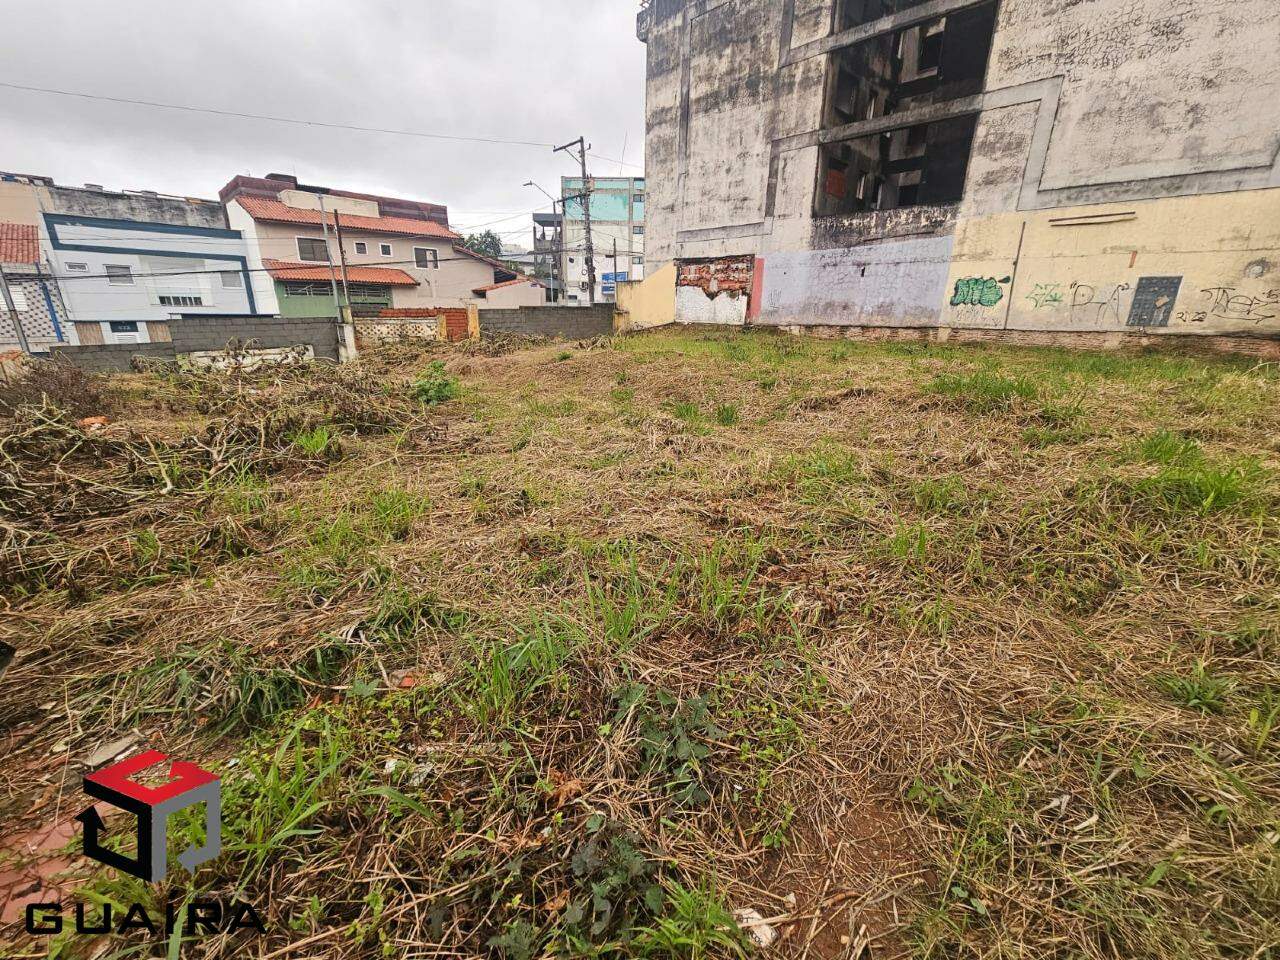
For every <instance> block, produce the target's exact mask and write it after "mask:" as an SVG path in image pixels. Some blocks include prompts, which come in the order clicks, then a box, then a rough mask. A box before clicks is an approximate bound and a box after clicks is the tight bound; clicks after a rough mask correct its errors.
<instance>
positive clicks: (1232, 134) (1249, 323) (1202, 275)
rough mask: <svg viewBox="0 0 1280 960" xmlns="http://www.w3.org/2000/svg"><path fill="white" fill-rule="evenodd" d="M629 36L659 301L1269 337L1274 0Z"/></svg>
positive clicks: (978, 325)
mask: <svg viewBox="0 0 1280 960" xmlns="http://www.w3.org/2000/svg"><path fill="white" fill-rule="evenodd" d="M638 34H639V36H640V39H641V40H643V41H644V42H645V43H646V44H647V47H648V50H647V56H648V76H647V90H646V101H647V139H646V144H647V147H646V152H647V155H646V170H647V172H648V174H649V177H650V180H651V181H652V184H653V189H652V191H651V193H652V196H651V197H650V202H649V204H648V217H647V226H648V228H649V234H650V235H649V238H648V239H649V243H648V245H647V255H648V258H649V268H650V275H651V276H652V275H655V274H657V273H658V271H659V270H660V269H663V268H665V267H666V266H667V265H669V264H673V263H674V266H675V269H674V271H672V272H673V274H674V277H675V279H674V283H675V284H676V290H675V293H676V319H677V320H683V321H710V322H720V323H743V322H747V323H753V324H760V325H769V326H776V327H785V328H791V329H815V328H821V329H824V331H825V332H832V333H838V334H840V335H848V336H853V335H859V331H861V330H865V329H870V328H879V329H881V330H883V329H884V328H894V329H896V330H898V331H900V333H899V334H897V335H902V336H920V337H936V338H938V339H945V338H948V337H952V336H953V335H954V336H958V337H962V338H967V339H981V338H1010V339H1022V340H1026V341H1028V342H1058V341H1061V342H1072V343H1094V344H1099V345H1106V344H1110V343H1120V342H1123V341H1127V340H1131V339H1134V338H1142V337H1145V338H1151V337H1155V336H1169V335H1184V336H1199V337H1204V336H1210V337H1215V336H1217V337H1229V338H1235V339H1240V338H1248V339H1249V340H1250V341H1252V345H1251V346H1249V349H1258V350H1264V349H1270V348H1269V347H1264V346H1261V345H1259V343H1258V342H1257V341H1267V340H1273V339H1274V338H1276V337H1278V336H1280V56H1277V52H1276V51H1277V49H1278V45H1280V3H1277V2H1276V0H1199V2H1196V3H1184V2H1170V0H1088V2H1079V0H1071V2H1053V3H1049V2H1046V0H929V2H922V0H732V2H709V0H652V2H648V3H645V4H643V9H642V10H641V12H640V15H639V20H638ZM599 250H600V245H599V243H597V255H598V253H599ZM877 335H883V334H877Z"/></svg>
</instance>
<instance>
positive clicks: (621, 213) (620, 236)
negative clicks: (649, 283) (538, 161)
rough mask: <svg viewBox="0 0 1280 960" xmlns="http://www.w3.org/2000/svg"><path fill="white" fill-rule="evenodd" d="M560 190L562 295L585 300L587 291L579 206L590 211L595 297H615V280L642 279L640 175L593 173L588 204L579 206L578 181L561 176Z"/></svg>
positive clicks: (580, 185) (580, 184) (583, 227)
mask: <svg viewBox="0 0 1280 960" xmlns="http://www.w3.org/2000/svg"><path fill="white" fill-rule="evenodd" d="M560 190H561V193H560V195H561V196H562V197H564V198H565V200H564V205H563V206H564V220H563V226H562V229H561V245H562V255H561V261H560V262H561V273H560V276H561V277H562V278H563V279H564V283H565V300H566V302H568V303H570V304H586V303H587V302H588V299H589V295H590V288H589V286H588V281H587V264H586V246H587V224H586V217H585V216H584V213H585V212H589V213H590V215H591V238H592V246H593V247H594V250H595V268H596V289H595V302H596V303H606V302H610V301H612V300H614V299H615V297H616V294H617V284H618V283H619V282H626V281H628V280H642V279H644V250H645V181H644V178H643V177H593V178H591V181H590V189H589V193H590V196H591V202H590V206H589V207H586V208H585V210H584V202H583V200H582V199H580V197H581V195H582V194H583V193H584V192H588V191H587V190H584V185H583V181H582V179H581V178H577V177H562V178H561V180H560Z"/></svg>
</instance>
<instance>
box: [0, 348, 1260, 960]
mask: <svg viewBox="0 0 1280 960" xmlns="http://www.w3.org/2000/svg"><path fill="white" fill-rule="evenodd" d="M110 388H111V390H113V391H114V394H113V395H111V396H107V397H103V398H101V399H98V398H92V397H91V398H88V399H87V400H86V399H85V398H83V396H82V394H83V390H82V389H81V390H80V392H79V393H77V391H76V390H73V389H71V387H69V386H66V385H63V386H62V387H60V390H61V392H62V393H63V394H65V395H66V396H65V397H64V398H63V402H70V401H75V400H77V398H78V399H79V403H80V409H73V410H72V411H70V412H67V413H64V412H60V411H59V410H58V409H55V407H54V406H53V405H51V404H50V403H46V404H45V405H44V406H43V408H41V404H40V401H39V400H38V398H36V399H35V400H34V405H25V406H22V405H20V406H19V407H18V408H17V410H16V411H13V410H11V411H9V413H8V414H6V416H7V417H8V419H7V420H6V421H5V424H4V426H3V428H2V429H0V432H2V433H3V439H2V440H0V453H2V455H0V536H2V538H3V550H4V553H3V555H0V569H2V570H3V578H2V579H3V596H4V604H5V606H4V608H3V609H4V614H3V617H2V618H0V630H2V631H3V636H4V637H5V638H6V639H8V641H9V642H10V643H12V644H13V645H15V646H17V647H18V648H19V651H18V656H17V659H16V660H15V662H14V664H13V666H12V667H10V669H9V671H8V672H7V673H6V674H5V676H4V678H3V680H2V681H0V731H3V733H4V734H5V736H6V740H5V741H4V746H3V750H0V782H3V783H5V784H6V787H5V788H4V794H3V797H0V820H3V822H4V823H5V834H6V841H7V842H9V843H10V844H11V846H12V845H14V844H16V843H17V839H21V837H22V836H24V835H27V834H30V835H35V834H37V833H39V832H40V831H42V830H47V828H48V827H49V825H50V824H52V823H55V822H66V821H67V820H68V819H69V818H70V817H71V816H74V814H75V813H77V812H79V810H80V809H82V807H83V806H84V805H85V803H86V802H87V801H86V799H85V798H84V796H83V795H82V794H81V793H80V788H79V777H80V776H81V775H82V774H83V773H84V772H85V770H86V765H85V764H86V761H87V759H88V757H89V756H90V755H91V754H92V753H93V752H94V751H95V750H96V749H98V748H99V747H100V745H102V744H104V743H110V742H113V741H117V740H120V739H121V738H128V737H130V736H133V737H136V742H137V743H138V744H144V743H145V744H149V745H151V746H154V747H157V748H159V749H162V750H164V751H166V752H167V753H169V754H171V755H173V756H175V757H180V758H183V759H190V760H195V761H199V762H200V763H202V764H203V765H204V766H206V767H208V768H210V769H212V770H214V771H215V772H217V773H219V774H220V775H221V776H222V778H223V811H224V812H223V844H224V851H223V854H222V856H221V857H219V858H218V859H217V860H215V861H212V862H211V863H207V864H205V865H204V866H202V867H201V868H200V869H199V870H198V872H197V873H196V875H195V876H194V878H192V877H189V876H188V875H187V874H185V872H184V871H182V870H181V869H180V868H177V867H175V868H173V869H172V870H171V872H170V874H169V876H168V877H167V879H166V880H165V881H164V882H163V883H162V884H161V885H159V886H158V887H152V886H148V885H145V884H142V883H139V882H135V881H132V880H131V879H130V878H128V877H123V878H122V877H121V876H120V875H117V874H116V873H115V872H113V871H107V870H104V869H100V868H97V867H96V866H95V865H93V864H90V863H88V862H87V861H84V860H82V859H77V858H76V856H75V854H76V852H78V843H79V841H78V840H72V841H71V842H70V843H69V844H68V845H67V847H66V850H57V849H54V850H46V851H45V852H44V853H43V856H46V857H51V856H63V857H67V858H68V859H67V861H66V863H65V870H66V873H65V875H64V876H62V877H61V878H60V879H62V880H64V881H65V882H66V889H67V890H68V891H69V890H70V889H71V888H72V887H73V886H74V884H75V882H82V883H83V884H84V885H83V886H81V887H80V888H79V890H78V891H77V892H75V893H74V894H71V893H68V894H67V896H68V897H74V899H75V900H79V901H86V902H89V903H93V904H99V903H102V902H104V901H107V902H112V903H115V904H128V903H131V902H133V901H135V900H141V901H143V902H147V903H163V902H165V901H176V902H181V901H182V900H183V899H184V898H185V897H188V896H190V895H191V893H192V892H193V891H202V892H212V893H214V894H216V895H218V896H220V897H224V898H229V897H232V896H238V897H240V898H242V899H244V900H247V901H249V902H251V903H253V904H254V905H255V906H256V907H258V908H259V909H260V910H261V911H262V912H263V913H264V914H265V915H266V916H265V919H266V922H267V925H268V928H269V932H268V935H267V936H266V937H265V938H252V937H249V936H247V935H245V934H243V933H241V934H237V935H235V936H234V937H228V936H205V937H201V938H199V939H198V942H193V943H191V944H188V945H185V946H183V948H182V949H183V950H184V951H185V952H186V953H187V954H188V955H192V956H227V957H230V956H236V957H241V956H265V955H270V956H272V957H273V958H279V957H287V956H292V957H314V956H350V957H356V956H361V957H364V956H370V957H372V956H412V957H427V956H471V955H494V956H500V957H507V958H533V957H541V956H554V955H573V956H619V957H621V956H646V957H668V956H670V957H717V956H733V955H738V954H750V953H752V952H753V951H755V950H756V948H754V947H753V946H752V945H751V943H750V940H749V938H748V937H747V936H746V934H745V933H744V932H743V931H742V930H740V928H739V927H738V926H737V925H736V924H735V921H734V915H735V912H736V911H742V910H748V909H750V910H754V911H755V913H754V914H753V915H751V918H750V919H746V920H743V922H744V923H747V924H750V923H751V922H752V920H759V919H762V920H764V921H767V922H768V927H767V928H765V927H754V928H752V929H754V930H756V931H757V932H758V933H761V934H770V933H772V934H774V935H776V936H777V938H778V939H777V940H776V942H774V943H773V945H772V946H771V947H769V948H768V950H767V951H762V953H763V955H768V956H787V957H804V956H808V957H820V958H837V957H839V958H845V957H863V958H865V957H872V958H885V957H890V956H898V955H908V956H920V957H938V958H941V957H947V958H951V957H1061V958H1068V957H1070V958H1080V957H1088V958H1095V957H1096V958H1120V957H1124V958H1129V957H1152V958H1154V957H1160V958H1167V957H1268V956H1275V955H1276V951H1278V950H1280V662H1278V658H1280V518H1278V517H1277V503H1278V502H1280V489H1278V483H1277V469H1278V468H1280V371H1278V370H1277V369H1276V368H1275V367H1274V366H1270V367H1268V366H1259V365H1255V364H1253V363H1251V362H1247V361H1228V360H1206V359H1200V358H1186V357H1172V356H1167V355H1165V356H1147V357H1121V356H1110V355H1107V356H1100V355H1091V354H1073V353H1065V352H1031V351H1014V350H998V351H997V350H977V349H959V348H948V347H930V348H928V349H925V348H923V347H919V346H916V345H893V344H888V345H883V346H862V345H851V344H846V343H832V342H822V341H806V340H800V339H789V338H783V337H773V336H768V335H756V334H743V335H727V334H720V333H696V332H669V333H660V334H655V335H648V336H641V337H635V338H628V339H621V340H615V341H614V342H612V343H610V344H599V343H596V344H589V345H578V346H573V345H551V346H537V347H532V348H527V349H520V350H516V351H514V352H508V353H503V352H502V351H501V350H500V349H493V348H490V349H478V348H474V347H472V348H468V349H465V350H456V349H451V348H444V347H441V348H438V349H437V351H436V352H435V353H432V354H419V353H415V351H414V350H413V349H411V348H407V347H406V348H396V349H394V350H391V351H389V352H388V353H386V354H384V355H382V356H380V357H374V358H367V359H365V360H363V361H361V363H360V364H359V365H356V366H354V367H344V368H340V369H337V368H332V367H310V368H306V369H298V370H286V371H274V372H273V371H264V372H259V373H254V374H242V375H236V374H216V375H213V374H210V375H201V376H194V375H179V374H171V375H164V376H162V375H159V374H149V375H137V376H131V377H121V378H116V379H115V381H114V382H113V383H112V384H111V385H110ZM20 399H21V398H19V400H20ZM29 399H30V398H29ZM10 400H11V402H18V401H15V400H13V398H10ZM104 404H113V405H114V407H113V409H114V411H115V414H114V415H115V416H117V417H118V421H117V422H115V423H113V424H112V425H111V426H109V427H107V428H106V429H105V430H102V431H99V432H89V433H86V432H85V431H84V430H82V429H81V428H79V427H77V426H76V422H75V418H76V416H79V415H84V414H89V413H97V412H102V411H101V410H100V409H94V407H95V406H96V407H102V406H103V405H104ZM72 406H75V404H74V403H73V404H72ZM126 742H129V741H126ZM187 829H188V831H189V832H188V834H186V835H175V834H181V831H171V836H170V842H171V844H172V845H174V846H175V847H178V848H181V847H185V846H186V845H187V844H188V843H189V842H191V841H192V840H193V839H198V838H197V837H195V835H194V834H195V831H196V829H197V828H196V827H195V826H189V827H188V828H187ZM15 836H16V838H17V839H15ZM67 851H70V853H68V852H67ZM4 856H7V857H8V860H9V861H10V863H9V866H10V867H12V866H13V863H12V861H13V860H15V858H16V856H17V855H16V854H14V853H10V854H8V855H4ZM4 865H5V861H2V860H0V872H2V871H3V868H4ZM68 902H71V901H70V900H68ZM69 915H70V910H69V908H68V916H69ZM740 917H741V915H740ZM68 925H70V923H69V921H68ZM8 930H9V931H10V932H11V936H9V937H6V939H9V940H10V942H12V943H14V944H15V945H16V946H15V949H16V951H17V952H18V953H19V954H23V955H30V956H36V955H41V956H42V955H44V954H45V953H46V952H47V951H48V950H49V942H48V941H42V942H31V941H26V940H24V939H23V937H22V935H21V934H20V930H19V927H18V926H16V925H15V926H11V927H9V928H8ZM180 933H181V931H179V934H177V935H175V938H174V939H173V942H172V943H171V944H170V945H169V946H170V948H171V949H176V948H177V942H176V938H177V937H178V936H180ZM160 939H161V940H162V939H163V938H160ZM139 944H142V945H145V946H144V949H143V950H142V951H141V955H144V956H150V955H155V954H158V953H159V952H161V951H162V950H163V949H164V947H165V944H163V943H161V942H158V941H157V940H156V938H150V939H149V938H148V937H147V936H146V935H145V933H143V934H138V933H134V934H132V935H131V936H129V937H124V938H113V939H111V940H106V939H104V938H98V939H97V940H94V939H92V938H89V937H76V936H74V935H71V934H70V933H64V934H63V935H62V936H61V937H59V938H57V939H56V940H55V941H54V950H55V952H57V951H62V952H64V953H66V954H70V955H86V956H87V955H90V954H94V953H95V952H97V951H102V950H104V949H105V953H103V954H102V955H108V956H111V955H119V956H123V955H130V956H133V955H138V952H139V951H138V945H139Z"/></svg>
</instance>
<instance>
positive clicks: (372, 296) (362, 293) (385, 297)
mask: <svg viewBox="0 0 1280 960" xmlns="http://www.w3.org/2000/svg"><path fill="white" fill-rule="evenodd" d="M347 289H348V290H349V291H350V292H351V302H352V303H376V304H385V305H387V306H390V304H391V290H390V288H389V287H384V286H382V285H380V284H372V283H353V284H350V285H349V286H348V287H347Z"/></svg>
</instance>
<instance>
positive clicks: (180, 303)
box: [160, 295, 204, 307]
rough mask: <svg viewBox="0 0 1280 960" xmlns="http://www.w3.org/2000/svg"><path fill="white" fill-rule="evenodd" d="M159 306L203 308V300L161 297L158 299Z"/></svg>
mask: <svg viewBox="0 0 1280 960" xmlns="http://www.w3.org/2000/svg"><path fill="white" fill-rule="evenodd" d="M160 306H162V307H203V306H204V298H203V297H188V296H169V295H162V296H161V297H160Z"/></svg>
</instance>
